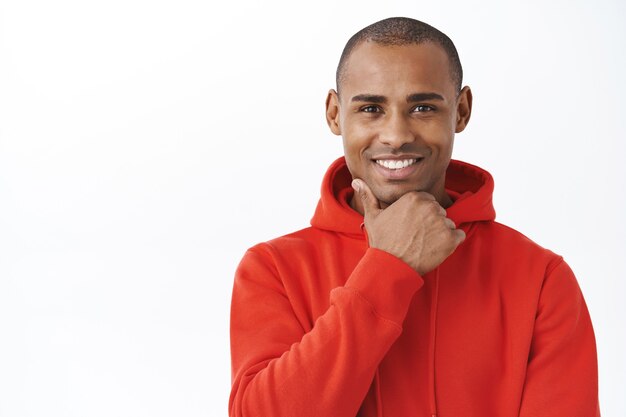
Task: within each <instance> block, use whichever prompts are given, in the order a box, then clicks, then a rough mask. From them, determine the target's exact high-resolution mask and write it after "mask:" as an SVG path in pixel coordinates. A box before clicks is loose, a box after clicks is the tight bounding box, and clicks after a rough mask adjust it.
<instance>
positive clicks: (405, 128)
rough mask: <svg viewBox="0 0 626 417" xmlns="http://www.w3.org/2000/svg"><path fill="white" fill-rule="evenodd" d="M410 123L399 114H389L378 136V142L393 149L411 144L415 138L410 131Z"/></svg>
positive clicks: (404, 116)
mask: <svg viewBox="0 0 626 417" xmlns="http://www.w3.org/2000/svg"><path fill="white" fill-rule="evenodd" d="M410 123H411V122H410V120H409V118H408V116H406V115H404V114H401V113H400V112H394V113H392V114H390V115H389V116H388V117H387V118H385V120H384V125H383V127H382V130H381V132H380V136H379V140H380V142H381V143H383V144H385V145H387V146H390V147H392V148H395V149H398V148H400V147H401V146H402V145H404V144H406V143H410V142H413V141H414V140H415V136H414V135H413V132H412V131H411V126H410Z"/></svg>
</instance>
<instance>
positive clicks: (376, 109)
mask: <svg viewBox="0 0 626 417" xmlns="http://www.w3.org/2000/svg"><path fill="white" fill-rule="evenodd" d="M360 110H361V111H362V112H363V113H379V112H380V107H378V106H374V105H373V104H369V105H367V106H363V107H361V109H360Z"/></svg>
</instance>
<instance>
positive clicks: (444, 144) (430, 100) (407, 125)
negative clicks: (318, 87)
mask: <svg viewBox="0 0 626 417" xmlns="http://www.w3.org/2000/svg"><path fill="white" fill-rule="evenodd" d="M344 74H345V77H343V82H342V84H341V87H340V94H341V97H338V96H337V94H336V93H335V91H333V90H331V91H330V92H329V95H328V99H327V101H326V109H327V111H326V115H327V120H328V123H329V126H330V127H331V130H332V131H333V133H335V134H337V135H342V137H343V146H344V153H345V158H346V162H347V165H348V169H349V170H350V172H351V174H352V176H353V178H360V179H362V180H363V181H365V182H366V183H367V185H369V187H370V188H371V190H372V192H373V193H374V195H375V196H376V197H377V198H378V200H379V201H380V202H381V204H382V205H383V206H386V205H389V204H392V203H393V202H394V201H396V200H397V199H398V198H400V197H401V196H402V195H404V194H405V193H406V192H408V191H412V190H418V191H425V192H428V193H430V194H433V195H434V196H435V198H436V199H437V200H438V201H439V202H440V203H442V204H444V205H448V204H446V203H448V200H449V198H448V197H447V195H446V194H445V190H444V185H445V172H446V168H447V166H448V163H449V162H450V157H451V155H452V145H453V141H454V134H455V132H460V131H462V130H463V129H464V128H465V125H466V124H467V121H468V120H469V116H470V112H471V99H472V98H471V92H470V90H469V88H467V87H466V88H464V89H463V90H462V91H461V92H460V93H459V94H458V95H457V90H456V87H455V85H454V82H453V81H452V79H451V76H450V69H449V63H448V57H447V55H446V54H445V52H444V51H443V49H442V48H441V47H439V46H438V45H436V44H433V43H430V42H427V43H423V44H418V45H415V44H414V45H404V46H384V45H380V44H376V43H373V42H364V43H362V44H360V45H358V46H357V47H356V48H355V49H354V50H353V51H352V54H351V55H350V57H349V58H348V61H347V62H346V67H345V72H344ZM353 203H356V206H357V207H356V208H357V210H359V211H362V209H361V208H360V206H359V203H360V201H356V202H353ZM353 206H354V204H353Z"/></svg>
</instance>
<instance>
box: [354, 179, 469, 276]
mask: <svg viewBox="0 0 626 417" xmlns="http://www.w3.org/2000/svg"><path fill="white" fill-rule="evenodd" d="M352 187H353V188H354V189H355V191H356V193H357V197H358V198H360V199H361V201H362V203H363V210H364V217H365V227H366V228H367V237H368V240H369V245H370V247H372V248H377V249H380V250H383V251H385V252H388V253H390V254H392V255H395V256H396V257H398V258H400V259H402V260H403V261H404V262H406V263H407V264H408V265H409V266H411V267H412V268H413V269H414V270H416V271H417V272H418V273H419V274H420V275H424V274H425V273H427V272H430V271H432V270H433V269H435V268H436V267H437V266H439V264H441V263H442V262H443V261H444V260H445V259H446V258H447V257H448V256H450V254H452V252H454V250H455V249H456V248H457V246H459V244H461V242H463V240H465V232H463V230H461V229H457V228H456V226H455V224H454V222H453V221H452V220H450V219H449V218H447V217H446V210H445V209H444V208H443V207H441V206H440V205H439V203H438V202H437V200H435V197H433V196H432V195H431V194H428V193H425V192H418V191H411V192H408V193H406V194H405V195H403V196H402V197H400V198H399V199H398V200H397V201H396V202H394V203H393V204H391V205H390V206H389V207H387V208H385V209H384V210H383V209H381V208H380V203H379V201H378V199H377V198H376V197H375V196H374V194H373V193H372V191H371V190H370V188H369V187H368V186H367V184H365V182H364V181H362V180H359V179H355V180H354V181H353V182H352Z"/></svg>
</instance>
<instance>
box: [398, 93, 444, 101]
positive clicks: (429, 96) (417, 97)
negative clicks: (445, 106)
mask: <svg viewBox="0 0 626 417" xmlns="http://www.w3.org/2000/svg"><path fill="white" fill-rule="evenodd" d="M427 100H441V101H444V98H443V97H442V96H441V95H439V94H437V93H416V94H409V95H408V96H406V101H407V103H412V102H414V101H427Z"/></svg>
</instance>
